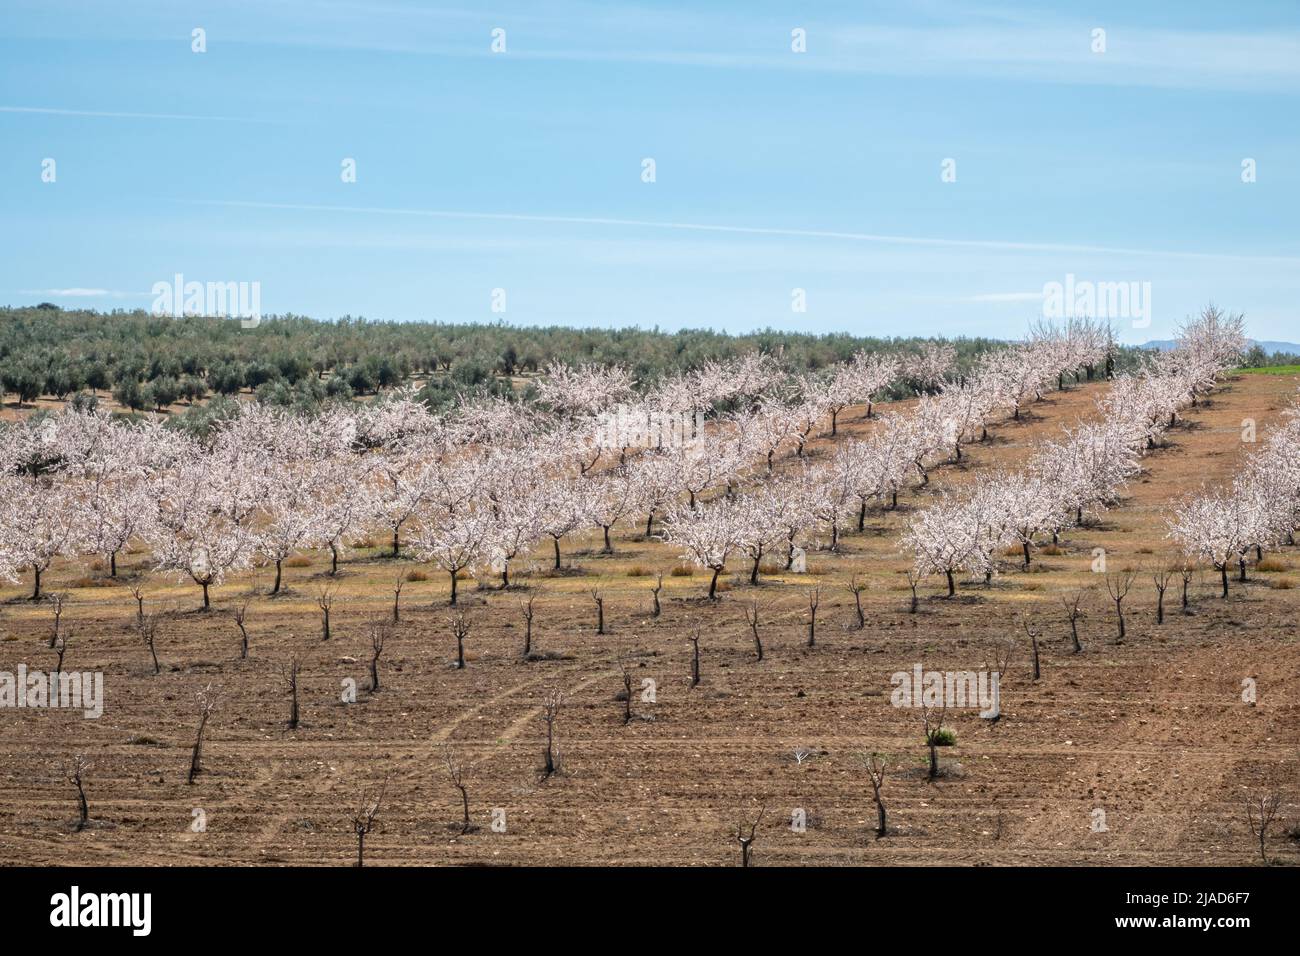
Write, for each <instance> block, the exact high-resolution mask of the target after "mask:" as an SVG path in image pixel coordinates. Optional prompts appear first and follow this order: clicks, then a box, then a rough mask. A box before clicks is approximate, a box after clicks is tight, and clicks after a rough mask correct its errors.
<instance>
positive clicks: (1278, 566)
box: [1255, 558, 1291, 574]
mask: <svg viewBox="0 0 1300 956" xmlns="http://www.w3.org/2000/svg"><path fill="white" fill-rule="evenodd" d="M1255 570H1256V571H1263V572H1264V573H1265V574H1276V573H1277V572H1279V571H1290V570H1291V565H1289V564H1287V563H1286V562H1285V561H1283V560H1282V559H1281V558H1265V559H1264V560H1263V561H1260V562H1259V563H1258V564H1256V565H1255Z"/></svg>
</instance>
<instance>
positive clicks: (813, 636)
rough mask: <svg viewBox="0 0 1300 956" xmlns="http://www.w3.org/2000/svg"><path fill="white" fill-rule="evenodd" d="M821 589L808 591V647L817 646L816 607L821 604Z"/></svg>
mask: <svg viewBox="0 0 1300 956" xmlns="http://www.w3.org/2000/svg"><path fill="white" fill-rule="evenodd" d="M821 598H822V589H821V588H809V589H808V646H809V647H815V646H816V645H817V605H818V604H820V603H821Z"/></svg>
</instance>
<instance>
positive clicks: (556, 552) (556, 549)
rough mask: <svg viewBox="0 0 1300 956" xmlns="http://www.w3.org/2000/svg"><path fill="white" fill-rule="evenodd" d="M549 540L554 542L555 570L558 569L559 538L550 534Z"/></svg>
mask: <svg viewBox="0 0 1300 956" xmlns="http://www.w3.org/2000/svg"><path fill="white" fill-rule="evenodd" d="M551 541H552V542H553V543H554V544H555V570H557V571H558V570H560V539H559V538H557V537H555V535H551Z"/></svg>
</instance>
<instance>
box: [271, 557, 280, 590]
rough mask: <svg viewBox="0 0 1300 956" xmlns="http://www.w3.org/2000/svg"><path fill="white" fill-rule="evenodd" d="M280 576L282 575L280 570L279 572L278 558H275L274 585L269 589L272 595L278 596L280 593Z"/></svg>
mask: <svg viewBox="0 0 1300 956" xmlns="http://www.w3.org/2000/svg"><path fill="white" fill-rule="evenodd" d="M282 576H283V575H282V570H281V564H280V559H279V558H276V559H275V584H274V585H272V587H271V593H272V594H279V593H280V579H281V577H282Z"/></svg>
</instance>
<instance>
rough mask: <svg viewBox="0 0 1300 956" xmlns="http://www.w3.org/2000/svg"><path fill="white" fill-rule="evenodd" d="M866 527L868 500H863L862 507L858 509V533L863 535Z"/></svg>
mask: <svg viewBox="0 0 1300 956" xmlns="http://www.w3.org/2000/svg"><path fill="white" fill-rule="evenodd" d="M866 527H867V499H866V498H863V499H862V507H860V508H859V509H858V533H859V534H861V533H862V531H863V530H864V529H865V528H866Z"/></svg>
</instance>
